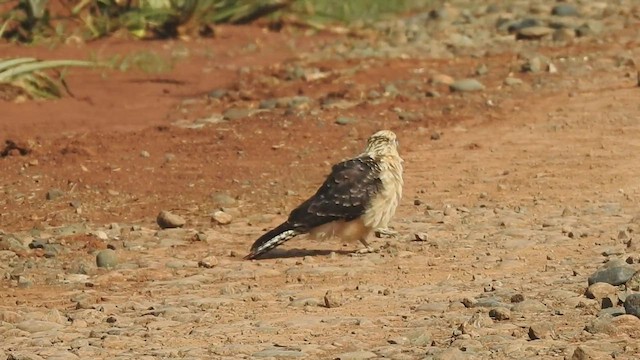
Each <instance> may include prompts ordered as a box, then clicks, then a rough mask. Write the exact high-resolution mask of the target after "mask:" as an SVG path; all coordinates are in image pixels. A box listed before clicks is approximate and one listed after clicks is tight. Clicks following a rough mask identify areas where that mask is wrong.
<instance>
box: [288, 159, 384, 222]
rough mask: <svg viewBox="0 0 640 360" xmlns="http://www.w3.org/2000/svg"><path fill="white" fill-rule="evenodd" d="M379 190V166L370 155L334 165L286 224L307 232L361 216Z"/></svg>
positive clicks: (380, 185) (292, 213)
mask: <svg viewBox="0 0 640 360" xmlns="http://www.w3.org/2000/svg"><path fill="white" fill-rule="evenodd" d="M381 188H382V181H381V180H380V167H379V166H378V164H377V163H376V161H375V160H374V159H372V158H371V157H369V156H361V157H358V158H355V159H351V160H346V161H343V162H341V163H338V164H336V165H334V166H333V168H332V171H331V174H329V176H328V177H327V179H326V180H325V182H324V184H322V186H320V188H319V189H318V191H317V192H316V193H315V194H314V195H313V196H312V197H311V198H309V199H308V200H307V201H305V202H304V203H302V204H300V206H298V207H297V208H296V209H295V210H293V211H292V212H291V214H290V215H289V219H288V220H287V222H288V223H289V224H291V225H292V226H293V228H294V229H296V230H298V231H300V232H307V231H309V230H311V229H313V228H314V227H316V226H320V225H323V224H326V223H329V222H332V221H336V220H345V221H350V220H354V219H356V218H358V217H359V216H362V215H363V214H364V212H365V210H366V208H367V205H368V204H369V202H370V201H371V198H372V197H373V196H375V194H376V193H378V192H379V191H380V189H381Z"/></svg>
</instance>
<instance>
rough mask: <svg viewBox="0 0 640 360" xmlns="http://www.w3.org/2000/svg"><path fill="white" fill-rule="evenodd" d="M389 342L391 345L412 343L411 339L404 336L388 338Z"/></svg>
mask: <svg viewBox="0 0 640 360" xmlns="http://www.w3.org/2000/svg"><path fill="white" fill-rule="evenodd" d="M387 342H388V343H389V344H391V345H408V344H409V343H410V342H409V339H408V338H406V337H404V336H396V337H393V338H391V339H389V340H387Z"/></svg>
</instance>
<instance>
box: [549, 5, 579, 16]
mask: <svg viewBox="0 0 640 360" xmlns="http://www.w3.org/2000/svg"><path fill="white" fill-rule="evenodd" d="M551 15H555V16H580V13H579V12H578V9H577V8H576V7H575V6H574V5H572V4H558V5H556V6H554V7H553V9H551Z"/></svg>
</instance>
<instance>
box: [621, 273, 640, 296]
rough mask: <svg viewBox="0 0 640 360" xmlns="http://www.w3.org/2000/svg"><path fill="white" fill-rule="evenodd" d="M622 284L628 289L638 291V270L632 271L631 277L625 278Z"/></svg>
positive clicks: (639, 286)
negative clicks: (625, 280)
mask: <svg viewBox="0 0 640 360" xmlns="http://www.w3.org/2000/svg"><path fill="white" fill-rule="evenodd" d="M624 286H625V287H626V288H627V289H628V290H632V291H640V270H638V271H636V272H635V273H633V275H632V276H631V278H629V280H627V282H625V284H624Z"/></svg>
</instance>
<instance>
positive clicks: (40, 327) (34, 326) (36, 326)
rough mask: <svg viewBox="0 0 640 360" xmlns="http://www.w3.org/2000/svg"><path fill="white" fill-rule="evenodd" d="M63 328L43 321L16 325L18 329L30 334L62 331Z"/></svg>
mask: <svg viewBox="0 0 640 360" xmlns="http://www.w3.org/2000/svg"><path fill="white" fill-rule="evenodd" d="M62 327H63V326H62V325H60V324H58V323H55V322H51V321H42V320H25V321H22V322H19V323H17V324H16V328H18V329H20V330H22V331H26V332H30V333H38V332H43V331H51V330H60V329H61V328H62Z"/></svg>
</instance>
